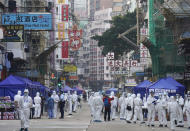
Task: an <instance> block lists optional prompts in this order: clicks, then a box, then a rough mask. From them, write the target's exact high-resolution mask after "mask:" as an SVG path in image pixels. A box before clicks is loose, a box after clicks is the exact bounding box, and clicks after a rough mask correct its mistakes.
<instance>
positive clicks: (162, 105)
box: [156, 94, 167, 127]
mask: <svg viewBox="0 0 190 131" xmlns="http://www.w3.org/2000/svg"><path fill="white" fill-rule="evenodd" d="M156 107H157V111H158V120H159V123H160V127H162V126H167V119H166V109H167V99H166V98H165V97H164V96H162V94H160V95H159V99H158V100H157V105H156Z"/></svg>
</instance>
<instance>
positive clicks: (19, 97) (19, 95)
mask: <svg viewBox="0 0 190 131" xmlns="http://www.w3.org/2000/svg"><path fill="white" fill-rule="evenodd" d="M20 99H21V91H20V90H19V91H18V92H17V95H15V96H14V103H15V109H16V112H15V116H16V119H19V118H20V110H21V107H20V106H19V103H20Z"/></svg>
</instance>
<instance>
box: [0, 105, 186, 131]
mask: <svg viewBox="0 0 190 131" xmlns="http://www.w3.org/2000/svg"><path fill="white" fill-rule="evenodd" d="M102 117H103V115H102ZM168 126H170V125H169V122H168ZM185 127H187V123H186V122H185ZM19 128H20V121H18V120H13V121H11V120H8V121H3V120H2V121H0V131H19ZM126 130H127V131H170V128H169V127H168V128H159V127H158V122H156V127H154V128H152V127H147V126H146V125H145V124H143V125H140V124H127V123H126V122H125V121H121V120H119V119H116V120H115V121H110V122H101V123H95V122H92V121H91V117H90V111H89V108H88V105H87V103H83V107H82V109H81V110H79V111H78V112H77V113H74V114H73V115H72V116H68V115H67V112H66V116H65V119H63V120H60V119H47V117H46V116H44V117H43V119H38V120H35V119H33V120H30V128H29V131H126ZM176 131H187V128H176Z"/></svg>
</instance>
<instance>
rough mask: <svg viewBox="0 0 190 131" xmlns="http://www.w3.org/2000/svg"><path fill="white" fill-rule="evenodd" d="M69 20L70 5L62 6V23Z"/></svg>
mask: <svg viewBox="0 0 190 131" xmlns="http://www.w3.org/2000/svg"><path fill="white" fill-rule="evenodd" d="M68 20H69V5H62V21H68Z"/></svg>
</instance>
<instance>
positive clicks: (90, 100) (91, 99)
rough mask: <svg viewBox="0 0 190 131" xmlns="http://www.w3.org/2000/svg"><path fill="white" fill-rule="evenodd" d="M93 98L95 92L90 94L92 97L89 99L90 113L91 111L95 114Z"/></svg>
mask: <svg viewBox="0 0 190 131" xmlns="http://www.w3.org/2000/svg"><path fill="white" fill-rule="evenodd" d="M93 98H94V93H92V94H91V95H90V98H89V99H88V104H89V106H90V113H91V116H93V114H94V110H93V106H92V101H93Z"/></svg>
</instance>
